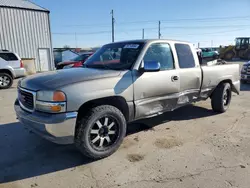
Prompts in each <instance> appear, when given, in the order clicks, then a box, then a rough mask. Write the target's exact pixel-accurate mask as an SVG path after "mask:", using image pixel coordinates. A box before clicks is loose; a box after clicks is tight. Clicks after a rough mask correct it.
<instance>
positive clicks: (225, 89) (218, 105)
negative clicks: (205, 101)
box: [211, 83, 232, 113]
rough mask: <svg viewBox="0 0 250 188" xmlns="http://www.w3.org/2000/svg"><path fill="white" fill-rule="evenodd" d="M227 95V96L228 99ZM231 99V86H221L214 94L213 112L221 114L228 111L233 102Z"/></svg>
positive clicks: (224, 84)
mask: <svg viewBox="0 0 250 188" xmlns="http://www.w3.org/2000/svg"><path fill="white" fill-rule="evenodd" d="M225 95H227V97H226V98H225ZM231 98H232V91H231V85H230V84H229V83H221V84H219V85H218V86H217V88H216V89H215V90H214V92H213V94H212V100H211V104H212V109H213V111H215V112H219V113H223V112H225V111H227V109H228V108H229V105H230V102H231Z"/></svg>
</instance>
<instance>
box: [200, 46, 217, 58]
mask: <svg viewBox="0 0 250 188" xmlns="http://www.w3.org/2000/svg"><path fill="white" fill-rule="evenodd" d="M201 50H202V57H203V58H215V59H218V58H219V55H220V54H219V52H218V51H217V50H216V49H215V48H201Z"/></svg>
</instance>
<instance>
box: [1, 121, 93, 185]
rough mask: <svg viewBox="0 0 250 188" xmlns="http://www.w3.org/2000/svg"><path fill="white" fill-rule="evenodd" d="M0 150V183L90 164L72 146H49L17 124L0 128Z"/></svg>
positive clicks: (51, 144) (48, 143) (49, 144)
mask: <svg viewBox="0 0 250 188" xmlns="http://www.w3.org/2000/svg"><path fill="white" fill-rule="evenodd" d="M0 149H1V152H0V169H1V170H0V184H1V183H7V182H12V181H16V180H22V179H26V178H30V177H35V176H39V175H43V174H48V173H52V172H56V171H60V170H64V169H69V168H72V167H76V166H80V165H84V164H87V163H91V162H92V161H91V160H89V159H87V158H84V157H83V156H82V155H81V154H80V152H78V151H77V150H76V148H75V147H74V146H73V145H67V146H63V145H57V144H53V143H51V142H49V141H47V140H44V139H42V138H40V137H38V136H37V135H35V134H34V133H32V132H30V131H29V130H25V128H24V127H23V126H22V125H21V124H20V123H10V124H4V125H0ZM0 187H1V186H0Z"/></svg>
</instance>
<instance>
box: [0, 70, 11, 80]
mask: <svg viewBox="0 0 250 188" xmlns="http://www.w3.org/2000/svg"><path fill="white" fill-rule="evenodd" d="M0 73H6V74H9V75H10V76H11V77H12V78H13V75H12V73H11V71H10V70H8V69H0Z"/></svg>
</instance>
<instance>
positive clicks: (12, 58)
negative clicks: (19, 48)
mask: <svg viewBox="0 0 250 188" xmlns="http://www.w3.org/2000/svg"><path fill="white" fill-rule="evenodd" d="M0 58H2V59H3V60H5V61H6V62H7V65H9V66H11V67H12V68H20V60H19V58H18V57H17V56H16V55H15V54H14V53H11V52H1V53H0Z"/></svg>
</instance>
